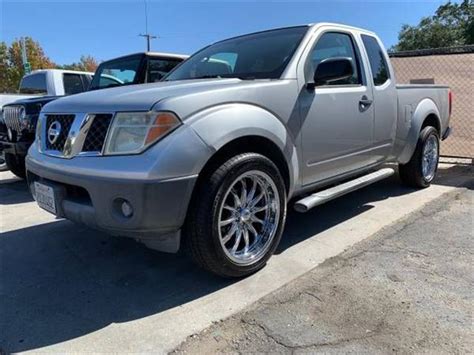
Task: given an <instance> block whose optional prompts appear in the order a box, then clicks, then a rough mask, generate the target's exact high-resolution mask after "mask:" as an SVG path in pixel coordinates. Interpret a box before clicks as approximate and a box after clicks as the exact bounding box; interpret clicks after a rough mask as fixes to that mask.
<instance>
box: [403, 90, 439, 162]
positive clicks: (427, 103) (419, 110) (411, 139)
mask: <svg viewBox="0 0 474 355" xmlns="http://www.w3.org/2000/svg"><path fill="white" fill-rule="evenodd" d="M409 114H410V113H409V112H404V115H405V120H404V121H403V120H402V121H403V122H402V123H401V125H403V126H404V127H399V134H398V141H399V145H400V146H399V151H400V154H397V155H398V162H399V163H401V164H406V163H408V161H409V160H410V159H411V157H412V155H413V153H414V151H415V148H416V144H417V142H418V137H419V136H420V131H421V127H422V126H423V122H424V121H425V120H426V118H427V117H428V116H430V115H433V116H434V117H436V120H437V121H438V125H439V127H441V122H440V119H439V117H440V113H439V110H438V107H437V106H436V104H435V103H434V101H433V100H431V99H423V100H421V101H420V103H419V104H418V105H417V106H416V109H415V110H414V111H413V113H412V114H411V118H410V117H407V116H408V115H409Z"/></svg>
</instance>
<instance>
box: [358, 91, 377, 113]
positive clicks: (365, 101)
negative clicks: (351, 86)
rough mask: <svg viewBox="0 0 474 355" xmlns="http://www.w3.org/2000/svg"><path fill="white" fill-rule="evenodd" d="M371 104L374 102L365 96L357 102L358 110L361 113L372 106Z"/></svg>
mask: <svg viewBox="0 0 474 355" xmlns="http://www.w3.org/2000/svg"><path fill="white" fill-rule="evenodd" d="M372 102H374V100H370V99H369V98H368V97H367V96H365V95H364V96H362V98H361V99H360V101H359V110H360V111H361V112H363V111H365V110H367V109H368V108H369V107H370V105H372Z"/></svg>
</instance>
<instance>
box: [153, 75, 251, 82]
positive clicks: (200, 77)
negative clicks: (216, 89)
mask: <svg viewBox="0 0 474 355" xmlns="http://www.w3.org/2000/svg"><path fill="white" fill-rule="evenodd" d="M198 79H240V80H255V79H256V77H254V76H239V75H227V74H223V75H201V76H195V77H193V78H186V79H179V80H198ZM162 81H176V79H175V80H173V79H165V80H162Z"/></svg>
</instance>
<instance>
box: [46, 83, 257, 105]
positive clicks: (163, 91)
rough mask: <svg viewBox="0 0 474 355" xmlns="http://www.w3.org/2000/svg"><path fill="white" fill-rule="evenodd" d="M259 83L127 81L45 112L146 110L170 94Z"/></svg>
mask: <svg viewBox="0 0 474 355" xmlns="http://www.w3.org/2000/svg"><path fill="white" fill-rule="evenodd" d="M248 85H255V84H254V82H253V81H242V80H240V79H204V80H183V81H169V82H159V83H153V84H141V85H127V86H121V87H115V88H110V89H102V90H94V91H90V92H85V93H82V94H76V95H73V96H66V97H63V98H60V99H58V100H55V101H52V102H51V103H49V104H47V105H45V106H44V108H43V112H45V113H86V112H89V113H93V112H116V111H133V110H137V111H144V110H151V109H152V108H153V106H154V105H155V104H156V103H158V102H160V101H162V100H165V99H167V98H176V97H183V96H187V95H195V94H199V93H205V92H207V93H208V92H212V91H215V90H221V89H224V88H232V87H234V88H236V87H240V86H248Z"/></svg>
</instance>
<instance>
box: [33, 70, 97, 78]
mask: <svg viewBox="0 0 474 355" xmlns="http://www.w3.org/2000/svg"><path fill="white" fill-rule="evenodd" d="M47 72H58V73H67V74H89V75H94V73H91V72H88V71H78V70H66V69H36V70H32V71H31V73H29V74H26V75H25V76H24V77H26V76H28V75H32V74H37V73H47Z"/></svg>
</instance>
